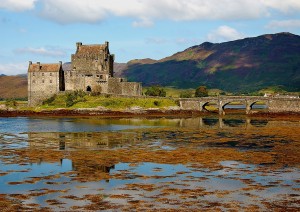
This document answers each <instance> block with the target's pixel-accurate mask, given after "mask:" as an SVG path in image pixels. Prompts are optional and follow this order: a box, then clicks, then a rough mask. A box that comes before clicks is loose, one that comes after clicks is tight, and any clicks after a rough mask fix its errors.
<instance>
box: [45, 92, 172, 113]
mask: <svg viewBox="0 0 300 212" xmlns="http://www.w3.org/2000/svg"><path fill="white" fill-rule="evenodd" d="M66 98H67V97H66V95H62V94H60V95H57V96H56V98H55V99H54V101H53V102H51V103H48V104H44V105H42V106H41V109H57V108H70V109H76V108H96V107H105V108H107V109H112V110H119V109H128V108H131V107H141V108H164V107H170V106H176V105H177V104H176V102H175V101H174V100H172V99H167V98H166V99H163V98H129V97H113V96H88V95H86V96H84V97H83V98H82V99H81V101H79V102H76V103H75V104H74V105H72V106H71V107H66Z"/></svg>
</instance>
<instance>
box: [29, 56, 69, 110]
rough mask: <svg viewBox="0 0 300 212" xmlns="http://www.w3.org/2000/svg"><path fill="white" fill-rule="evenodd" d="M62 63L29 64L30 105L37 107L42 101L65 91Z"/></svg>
mask: <svg viewBox="0 0 300 212" xmlns="http://www.w3.org/2000/svg"><path fill="white" fill-rule="evenodd" d="M64 90H65V87H64V74H63V69H62V62H59V63H55V64H42V63H40V62H37V63H36V64H33V63H32V62H31V61H30V62H29V67H28V104H29V105H37V104H39V103H41V101H42V100H44V99H47V98H49V97H51V96H53V95H54V94H56V93H58V92H60V91H64Z"/></svg>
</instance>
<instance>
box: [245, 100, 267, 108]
mask: <svg viewBox="0 0 300 212" xmlns="http://www.w3.org/2000/svg"><path fill="white" fill-rule="evenodd" d="M249 107H250V110H251V111H252V110H254V109H255V110H267V109H268V108H269V103H268V101H264V100H255V101H252V102H251V103H250V106H249Z"/></svg>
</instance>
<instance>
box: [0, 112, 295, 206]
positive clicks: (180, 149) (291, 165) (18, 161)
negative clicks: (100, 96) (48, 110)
mask: <svg viewBox="0 0 300 212" xmlns="http://www.w3.org/2000/svg"><path fill="white" fill-rule="evenodd" d="M2 121H3V120H2ZM6 121H7V120H6ZM9 122H10V123H13V122H15V123H18V124H19V125H18V126H19V127H18V130H17V133H16V132H15V131H13V130H12V131H9V130H8V128H7V127H5V128H6V129H5V130H3V129H2V132H0V190H1V191H2V192H1V193H2V194H3V195H8V196H7V198H8V199H13V200H14V202H15V204H17V203H18V202H20V205H19V207H27V208H25V209H24V208H22V209H23V210H24V211H26V210H27V211H35V210H41V209H42V207H47V208H44V209H45V210H46V209H47V210H46V211H49V210H53V211H59V210H63V211H74V210H75V211H76V210H78V211H88V210H92V211H93V210H94V211H97V210H112V211H115V210H120V211H121V210H127V211H135V210H137V209H140V210H147V209H150V210H160V209H167V210H173V209H174V210H175V209H178V210H186V209H188V210H199V209H202V208H206V209H208V208H209V209H211V210H214V211H215V210H221V211H223V210H224V211H226V210H240V211H243V210H246V209H249V210H253V211H256V210H259V209H261V210H263V211H272V209H274V208H276V207H278V206H286V205H289V207H292V208H293V209H295V208H296V207H298V206H297V203H299V195H298V194H297V193H298V192H299V188H300V181H299V180H298V178H299V177H298V176H299V173H300V170H299V139H298V138H299V134H298V132H299V127H300V122H299V121H294V122H291V121H280V120H269V121H268V120H261V119H249V118H247V117H241V118H238V117H234V116H231V117H225V118H219V117H213V116H211V117H198V118H187V119H180V118H176V119H117V120H101V119H76V118H75V119H50V120H49V119H46V120H45V122H43V119H42V120H38V119H34V120H28V119H18V118H16V119H10V120H9ZM59 122H62V123H59ZM2 123H3V122H2ZM48 123H52V124H50V125H51V126H52V127H50V129H48V130H45V129H46V128H47V124H48ZM83 123H84V124H83ZM44 124H45V125H44ZM106 124H107V125H109V126H110V127H106V126H105V125H106ZM40 125H42V126H40ZM22 126H23V127H22ZM54 126H55V127H54ZM59 126H60V127H59ZM71 126H72V127H73V128H74V129H72V130H70V131H68V130H69V129H70V128H71ZM112 126H113V127H114V128H115V129H117V128H118V130H110V129H111V127H112ZM116 126H118V127H117V128H116ZM53 129H60V130H62V131H59V130H58V131H53V132H51V131H50V130H53ZM104 129H107V130H104ZM123 129H126V130H123ZM26 130H28V131H26ZM41 130H45V131H41ZM85 130H86V131H85ZM49 131H50V132H49ZM19 132H25V133H19ZM22 195H23V196H22ZM0 200H1V199H0ZM267 203H270V205H268V204H267ZM274 204H276V205H275V206H276V207H275V206H274ZM0 209H3V208H1V205H0ZM20 210H21V209H20ZM10 211H14V210H10Z"/></svg>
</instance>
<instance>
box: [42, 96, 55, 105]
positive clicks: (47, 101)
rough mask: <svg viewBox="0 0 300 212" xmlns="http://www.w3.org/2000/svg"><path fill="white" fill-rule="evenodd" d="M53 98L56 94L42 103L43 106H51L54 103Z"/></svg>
mask: <svg viewBox="0 0 300 212" xmlns="http://www.w3.org/2000/svg"><path fill="white" fill-rule="evenodd" d="M55 98H56V94H54V95H53V96H51V97H50V98H48V99H46V100H44V101H43V105H46V104H47V105H51V104H52V103H53V102H54V100H55Z"/></svg>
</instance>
